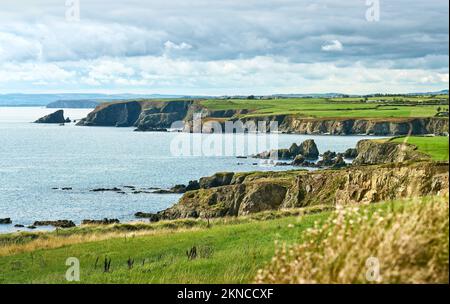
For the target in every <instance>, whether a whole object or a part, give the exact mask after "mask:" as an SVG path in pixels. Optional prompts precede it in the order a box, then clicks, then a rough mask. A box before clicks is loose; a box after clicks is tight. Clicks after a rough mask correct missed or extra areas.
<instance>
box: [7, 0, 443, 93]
mask: <svg viewBox="0 0 450 304" xmlns="http://www.w3.org/2000/svg"><path fill="white" fill-rule="evenodd" d="M77 2H79V12H80V14H79V20H78V15H77ZM367 2H368V3H366V0H346V1H338V0H334V1H331V0H320V1H317V0H316V1H313V0H245V1H243V0H190V1H186V0H139V1H138V0H127V1H119V0H78V1H77V0H67V1H66V0H39V1H36V0H15V1H1V3H0V93H8V92H27V93H34V92H36V93H37V92H108V93H119V92H120V93H124V92H135V93H170V94H205V95H206V94H213V95H222V94H272V93H312V92H317V93H324V92H343V93H372V92H415V91H430V90H441V89H446V88H448V81H449V67H448V66H449V48H448V43H449V26H448V23H449V8H448V5H449V4H448V1H447V0H427V1H423V0H422V1H410V0H408V1H406V0H380V1H377V0H367ZM378 2H379V16H378V15H377V12H376V9H377V3H378ZM368 10H369V14H368ZM368 17H369V18H368ZM377 17H379V18H377ZM374 19H375V20H374Z"/></svg>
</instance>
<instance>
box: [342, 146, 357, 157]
mask: <svg viewBox="0 0 450 304" xmlns="http://www.w3.org/2000/svg"><path fill="white" fill-rule="evenodd" d="M357 156H358V150H356V148H348V149H347V150H345V152H344V157H345V158H348V159H354V158H356V157H357Z"/></svg>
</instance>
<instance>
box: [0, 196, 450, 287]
mask: <svg viewBox="0 0 450 304" xmlns="http://www.w3.org/2000/svg"><path fill="white" fill-rule="evenodd" d="M432 200H434V201H435V202H437V203H439V204H438V205H439V206H440V207H439V208H440V209H439V210H441V212H440V214H441V215H442V211H443V212H447V214H446V215H445V213H444V216H445V217H447V218H448V205H447V204H446V199H444V198H440V199H439V200H437V201H436V199H434V198H432ZM421 205H422V206H424V207H425V206H429V207H430V208H431V210H429V208H421V207H420V206H421ZM438 205H436V204H431V201H430V199H428V198H427V199H424V200H422V201H417V200H406V201H395V202H387V203H379V204H371V205H369V206H360V208H358V209H360V211H358V214H360V216H362V217H361V219H362V218H364V220H363V221H359V220H358V221H356V222H358V223H360V224H361V225H364V226H361V228H360V229H371V231H377V229H375V228H376V227H375V228H374V225H375V224H374V223H377V224H376V225H379V224H380V223H381V221H380V220H382V219H383V217H386V218H387V219H389V218H390V215H391V214H397V215H400V216H402V214H403V216H402V217H403V218H406V219H410V217H409V216H408V214H409V212H411V215H414V214H415V213H414V210H419V211H420V213H418V214H416V215H414V216H416V217H418V218H419V219H421V218H422V219H423V220H424V223H422V224H421V225H422V226H423V225H426V226H427V229H429V231H430V232H429V233H428V232H426V229H421V231H422V232H423V233H422V234H420V233H419V234H417V236H418V237H419V238H420V240H419V241H414V242H413V243H412V244H410V245H411V246H413V247H411V246H407V247H408V248H401V250H400V251H401V252H403V251H404V250H412V252H417V250H418V249H419V248H416V247H414V246H420V247H422V245H421V244H423V243H424V242H428V243H429V242H432V243H433V244H435V245H433V250H434V251H433V256H434V255H435V253H434V252H436V251H437V253H438V254H439V257H438V259H437V260H435V258H434V257H432V259H433V260H432V261H431V262H432V264H430V265H432V266H433V267H434V266H435V264H436V265H438V266H439V267H441V268H440V269H441V270H442V271H441V272H444V273H447V274H448V263H447V264H446V263H445V261H448V242H447V243H445V242H442V239H443V240H447V241H448V222H447V223H444V222H442V223H440V221H441V219H440V218H439V220H435V221H431V222H430V223H428V222H427V220H426V219H424V218H423V217H422V214H424V213H423V212H422V211H427V212H428V213H429V214H432V215H437V213H436V212H435V211H434V209H436V208H435V207H438ZM413 206H416V207H414V208H412V209H411V208H410V207H413ZM432 206H435V207H432ZM361 207H362V208H361ZM442 207H447V209H446V210H445V209H444V210H443V209H442ZM302 210H304V211H302ZM305 210H310V211H309V212H306V213H303V212H305ZM321 210H322V211H321ZM351 210H353V211H351ZM354 210H355V208H354V207H352V206H350V207H349V208H348V214H349V215H351V214H353V213H352V212H355V211H354ZM410 210H411V211H410ZM337 214H343V213H342V210H341V211H339V212H338V213H332V212H330V211H327V210H326V209H323V207H322V209H320V208H318V209H292V210H289V211H271V212H263V213H259V214H255V215H252V216H248V217H242V218H229V219H228V220H227V219H226V218H225V219H218V220H217V221H212V222H211V223H210V225H205V224H206V223H207V222H206V221H204V220H197V222H199V224H198V225H197V226H196V227H195V228H183V229H181V228H177V227H176V226H177V225H179V224H180V223H182V221H181V222H178V223H177V221H175V222H174V223H177V224H174V226H173V230H167V229H163V230H158V229H159V228H162V227H163V226H166V227H169V226H170V225H168V223H170V221H169V222H166V223H163V225H161V224H160V223H156V224H142V225H147V226H148V227H149V226H151V225H156V227H157V228H154V229H156V230H154V231H153V233H152V234H149V235H140V234H138V233H137V232H136V234H134V233H133V232H132V229H130V227H131V226H130V225H127V224H125V225H113V226H109V227H100V228H97V229H98V231H104V233H105V234H106V233H107V231H111V230H114V229H116V228H117V229H118V230H119V231H120V229H123V228H127V229H129V230H130V231H129V232H131V233H129V234H127V235H126V237H125V236H123V235H113V234H112V235H109V236H107V238H106V239H104V240H95V238H92V239H89V238H87V239H79V240H78V241H77V239H76V238H74V239H71V240H69V241H68V242H67V243H57V241H58V240H60V241H63V242H64V240H66V238H70V236H71V235H72V236H76V235H77V234H80V235H82V234H84V232H88V234H84V236H85V237H86V236H89V233H91V234H92V233H93V232H94V231H95V228H73V229H69V230H67V231H68V232H66V233H63V234H61V235H59V236H57V233H54V232H53V233H44V234H36V235H35V236H36V238H35V239H34V240H20V239H19V238H16V239H15V238H14V237H15V235H7V236H4V237H2V243H1V244H2V245H0V249H2V246H6V247H8V246H12V247H14V248H15V249H16V250H19V251H17V252H16V253H7V252H5V251H0V253H1V256H0V270H1V271H0V283H68V281H67V280H66V279H65V274H66V272H67V270H68V268H69V266H66V261H67V259H68V258H69V257H75V258H77V259H78V260H79V261H80V281H79V282H80V283H251V282H255V279H256V275H257V273H258V270H260V269H262V268H265V267H268V266H269V265H270V262H271V261H273V260H272V258H273V257H274V254H275V252H276V251H275V249H276V248H277V245H276V241H279V244H288V245H296V244H302V243H305V241H307V240H312V239H310V237H311V236H312V235H315V234H314V231H316V230H317V229H321V228H320V227H324V226H322V225H323V224H324V223H325V224H326V223H328V224H327V225H334V224H332V223H335V219H336V218H337V217H336V216H337ZM429 214H426V217H427V218H428V217H429V216H430V215H429ZM441 215H440V217H442V216H441ZM351 219H352V217H350V218H349V220H351ZM372 220H373V222H372ZM192 221H194V220H190V222H191V223H192ZM413 221H414V219H413ZM356 222H355V223H356ZM336 223H337V222H336ZM366 223H367V225H366ZM349 225H353V224H352V223H351V222H349ZM430 225H431V226H430ZM433 225H434V226H433ZM441 225H444V226H443V227H441ZM194 226H195V225H194ZM114 227H116V228H114ZM328 227H332V226H328ZM341 227H342V226H341V225H340V224H339V225H336V229H341V230H342V228H341ZM352 227H353V228H351V229H352V230H353V231H355V232H356V233H357V231H358V230H354V229H357V227H358V226H352ZM370 227H372V228H370ZM396 227H397V226H395V225H394V226H393V225H390V224H389V221H388V222H386V224H382V226H380V229H381V230H383V229H386V231H388V230H389V229H393V228H395V229H397V228H396ZM399 227H401V228H402V229H403V228H406V227H414V225H412V226H411V225H409V224H408V225H405V226H401V225H400V226H399ZM445 228H446V229H445ZM83 229H85V230H86V231H84V232H83ZM333 229H335V228H333ZM345 229H347V228H345ZM380 229H378V232H377V237H376V238H373V239H372V238H370V235H371V234H370V233H367V234H364V235H363V237H364V238H365V240H364V242H373V245H372V246H371V247H364V244H362V243H361V244H359V243H358V244H357V246H360V247H361V248H365V249H364V250H363V249H361V250H359V249H358V250H357V252H356V253H358V252H359V253H360V254H359V255H357V256H353V258H357V259H358V263H362V264H364V261H365V259H367V256H370V255H371V254H373V252H372V250H375V249H376V248H377V247H376V246H378V245H377V244H378V242H379V240H383V242H386V241H387V243H386V244H384V243H383V244H384V245H381V243H380V246H382V247H380V248H385V247H386V245H387V244H389V242H392V241H393V239H392V238H389V237H387V238H386V239H383V238H382V237H381V236H383V235H384V234H383V232H382V231H380ZM324 231H325V232H326V231H327V230H324ZM338 231H340V230H336V232H338ZM405 231H408V230H405ZM411 231H412V232H411ZM411 231H409V233H413V235H411V237H413V238H414V237H415V236H416V235H415V234H414V233H415V232H414V229H412V230H411ZM341 232H342V231H340V232H339V233H341ZM435 232H436V233H438V234H437V235H436V234H435ZM397 233H398V232H397ZM48 235H51V236H52V237H51V238H49V237H48ZM326 235H328V237H327V238H328V241H331V240H333V237H334V235H333V234H329V233H328V232H326ZM317 237H319V238H318V239H317V240H316V242H321V240H322V237H323V236H320V234H319V235H317ZM424 238H425V239H424ZM8 239H10V240H13V243H8V242H6V241H7V240H8ZM328 241H327V242H328ZM344 241H345V240H344ZM354 241H355V240H354ZM395 241H396V242H397V241H400V243H399V245H401V244H403V245H404V244H405V242H404V241H402V239H401V238H400V239H398V240H397V239H395ZM14 242H17V244H14ZM33 242H34V243H35V244H37V247H35V248H33V247H27V245H30V244H33ZM71 242H72V243H71ZM342 242H343V241H342V240H341V241H339V239H336V240H334V241H333V243H330V245H331V244H335V245H337V246H338V247H339V244H341V243H342ZM350 243H352V240H349V241H348V242H347V246H348V245H349V244H350ZM397 243H398V242H397ZM306 244H310V242H306ZM408 244H409V243H408ZM403 245H402V246H403ZM194 246H195V247H196V249H197V256H196V258H195V259H189V258H188V256H187V254H186V252H187V251H189V250H190V249H192V248H193V247H194ZM395 246H397V245H395ZM395 246H394V247H395ZM353 247H354V248H356V247H355V246H353ZM278 248H279V247H278ZM308 248H309V250H312V251H313V252H312V253H314V250H315V249H314V248H316V247H315V245H314V243H311V245H310V246H309V247H308ZM345 248H347V247H345ZM380 248H378V250H379V249H380ZM395 248H396V247H395ZM430 248H431V247H430ZM341 249H342V248H341ZM389 250H391V249H389ZM445 250H447V251H445ZM348 251H349V249H345V250H344V251H342V252H339V250H338V249H336V251H334V250H333V251H332V252H328V253H327V254H330V253H331V254H333V255H334V254H339V255H340V256H341V259H344V258H345V256H346V252H348ZM301 252H302V251H300V253H301ZM382 252H383V250H381V251H379V252H378V253H379V254H382ZM388 252H391V251H388ZM405 252H407V251H405ZM391 253H392V252H391ZM407 253H408V252H407ZM399 254H401V253H399ZM408 254H409V253H408ZM105 257H108V258H110V259H111V267H110V269H109V271H106V272H105V271H104V266H103V264H104V261H105ZM319 257H320V256H319ZM388 258H389V260H386V259H388ZM424 258H425V259H428V258H430V257H428V256H426V255H421V254H420V253H419V254H418V257H417V256H415V257H414V258H412V257H411V258H409V259H405V260H404V261H407V263H406V264H405V267H404V268H403V269H402V272H404V273H405V275H403V276H402V279H401V280H404V281H407V280H409V278H410V277H411V274H410V272H409V271H413V272H414V273H422V272H425V271H427V270H429V269H430V268H429V267H428V266H427V265H428V264H426V263H427V261H428V260H423V259H424ZM384 259H385V260H384V262H387V263H394V264H395V263H396V260H395V256H394V257H392V256H390V257H387V256H386V257H384ZM421 259H422V260H421ZM129 260H133V261H134V263H133V265H132V267H129V266H128V261H129ZM333 261H335V259H334V258H332V259H327V260H326V261H322V262H320V263H324V268H323V269H322V268H321V269H320V271H321V272H322V273H323V274H325V275H326V277H328V278H330V277H329V276H330V275H331V276H333V271H331V270H332V269H335V270H336V269H338V268H340V267H342V266H343V265H345V264H342V263H340V262H336V261H337V260H336V261H335V262H336V264H335V262H333ZM353 261H354V260H353ZM443 261H444V262H443ZM287 262H288V261H287ZM317 263H319V262H315V264H314V265H312V266H313V267H321V266H320V265H318V264H317ZM330 263H331V264H330ZM424 263H425V264H424ZM433 263H434V264H433ZM325 264H330V265H331V269H329V268H328V266H325ZM350 264H351V263H350ZM333 265H334V266H333ZM310 266H311V265H310ZM270 267H271V269H273V264H272V266H270ZM334 267H336V268H334ZM416 267H419V268H416ZM436 267H437V266H436ZM431 269H432V268H431ZM275 271H277V268H275ZM328 271H331V272H330V273H328ZM355 271H356V272H355ZM386 271H387V270H386ZM431 272H433V270H431ZM278 273H279V272H278ZM364 273H365V272H364V271H362V272H361V271H359V274H358V271H357V270H356V269H353V268H352V271H351V273H349V274H348V276H347V277H350V279H351V280H352V281H353V280H355V279H353V277H355V278H356V277H361V276H362V277H363V276H364ZM439 273H440V272H439ZM281 274H282V276H284V275H283V273H281ZM385 274H386V272H385ZM394 274H395V273H394ZM287 275H289V276H290V277H292V275H294V274H293V273H288V274H287ZM441 276H442V275H440V276H439V278H436V281H439V282H440V281H445V278H441ZM282 279H283V278H280V280H282ZM277 280H278V279H277ZM326 280H327V279H326ZM336 280H337V282H338V281H339V279H336ZM358 280H359V279H358ZM392 280H393V281H395V280H396V277H395V276H394V278H392ZM424 280H425V282H428V281H430V280H431V281H432V280H433V278H429V277H428V276H425V277H424ZM419 281H420V280H419ZM447 281H448V276H447Z"/></svg>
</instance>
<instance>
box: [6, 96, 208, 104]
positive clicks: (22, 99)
mask: <svg viewBox="0 0 450 304" xmlns="http://www.w3.org/2000/svg"><path fill="white" fill-rule="evenodd" d="M188 97H192V98H199V97H200V96H185V95H163V94H110V95H109V94H78V93H66V94H0V106H13V107H18V106H26V107H30V106H47V105H48V104H50V103H53V102H56V101H66V100H69V101H74V100H90V101H97V102H101V101H114V100H124V99H138V98H148V99H162V98H173V99H178V98H188Z"/></svg>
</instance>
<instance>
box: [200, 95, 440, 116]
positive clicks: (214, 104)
mask: <svg viewBox="0 0 450 304" xmlns="http://www.w3.org/2000/svg"><path fill="white" fill-rule="evenodd" d="M200 103H201V104H202V105H203V106H204V107H206V108H208V109H210V110H216V111H217V110H222V111H223V110H243V109H246V110H249V113H248V114H246V115H244V117H251V116H264V115H289V114H295V115H300V116H302V117H305V118H412V117H417V118H423V117H433V116H434V115H435V114H436V113H437V110H438V108H441V109H443V108H448V96H446V95H442V96H437V97H431V96H428V97H422V98H418V97H409V96H403V97H371V98H368V99H367V100H366V99H363V98H352V97H349V98H288V99H269V100H249V99H226V100H217V99H211V100H205V101H201V102H200Z"/></svg>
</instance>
